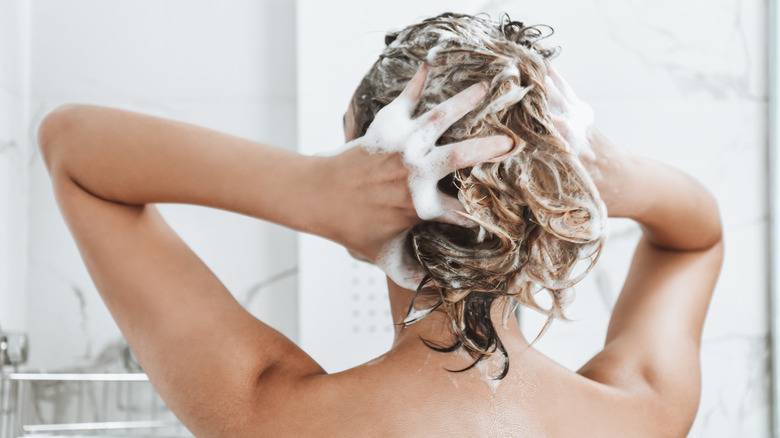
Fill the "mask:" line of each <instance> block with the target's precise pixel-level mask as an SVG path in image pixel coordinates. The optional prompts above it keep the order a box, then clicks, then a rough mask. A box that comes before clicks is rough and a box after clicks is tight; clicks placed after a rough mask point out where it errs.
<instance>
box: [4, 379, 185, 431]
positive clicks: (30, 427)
mask: <svg viewBox="0 0 780 438" xmlns="http://www.w3.org/2000/svg"><path fill="white" fill-rule="evenodd" d="M141 436H143V437H171V438H179V437H192V434H190V433H189V431H187V429H186V428H185V427H184V426H182V424H181V423H180V422H179V421H178V420H177V419H176V417H175V416H174V415H173V413H171V411H170V410H169V409H168V407H167V406H166V405H165V403H164V402H163V401H162V399H161V398H160V396H159V395H158V394H157V392H156V391H155V390H154V388H153V387H152V385H151V383H149V378H148V377H147V376H146V374H143V373H15V372H12V373H3V372H0V438H20V437H25V438H26V437H70V438H73V437H91V438H95V437H106V438H108V437H112V438H113V437H141Z"/></svg>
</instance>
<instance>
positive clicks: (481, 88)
mask: <svg viewBox="0 0 780 438" xmlns="http://www.w3.org/2000/svg"><path fill="white" fill-rule="evenodd" d="M487 90H488V84H487V82H477V83H476V84H474V85H472V86H470V87H469V92H470V93H471V94H472V95H473V96H474V98H476V99H478V100H482V99H484V98H485V96H487Z"/></svg>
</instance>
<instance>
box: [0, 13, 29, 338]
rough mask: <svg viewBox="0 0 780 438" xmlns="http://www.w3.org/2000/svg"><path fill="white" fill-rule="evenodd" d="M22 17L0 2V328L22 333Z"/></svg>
mask: <svg viewBox="0 0 780 438" xmlns="http://www.w3.org/2000/svg"><path fill="white" fill-rule="evenodd" d="M27 13H28V8H27V5H26V3H25V2H22V1H18V0H9V1H3V2H0V329H2V330H4V331H9V330H12V331H23V330H24V329H25V326H26V312H25V308H26V299H25V294H24V293H23V291H24V290H25V271H26V263H25V260H26V258H27V256H26V252H27V245H26V236H27V233H26V223H27V221H26V215H27V196H26V195H27V166H26V163H25V157H26V154H27V150H28V144H27V141H26V134H27V132H26V130H25V126H24V122H25V119H26V117H25V109H26V102H25V100H26V99H25V96H26V93H27V88H28V87H27V82H28V81H27V76H26V74H27V70H26V62H25V60H26V47H27V41H28V38H27V34H28V32H27V31H28V28H27V25H26V22H27Z"/></svg>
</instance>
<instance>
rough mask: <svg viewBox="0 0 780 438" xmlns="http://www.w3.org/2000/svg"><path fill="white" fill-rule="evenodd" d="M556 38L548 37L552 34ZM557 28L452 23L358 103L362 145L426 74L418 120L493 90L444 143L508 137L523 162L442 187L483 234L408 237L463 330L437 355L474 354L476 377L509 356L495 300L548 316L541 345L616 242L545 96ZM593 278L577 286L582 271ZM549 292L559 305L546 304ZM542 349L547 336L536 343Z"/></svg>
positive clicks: (418, 35)
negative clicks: (548, 40) (549, 43)
mask: <svg viewBox="0 0 780 438" xmlns="http://www.w3.org/2000/svg"><path fill="white" fill-rule="evenodd" d="M545 30H548V31H549V32H547V33H546V32H545ZM551 32H552V28H550V27H548V26H526V25H524V24H523V23H522V22H518V21H511V20H510V19H509V17H508V16H506V15H504V16H503V17H502V18H501V19H500V20H499V21H498V22H495V21H492V20H491V19H490V18H489V17H487V16H484V17H483V16H469V15H463V14H454V13H445V14H442V15H440V16H438V17H434V18H429V19H426V20H424V21H423V22H421V23H418V24H414V25H412V26H409V27H407V28H405V29H403V30H401V31H398V32H392V33H389V34H387V36H386V37H385V43H386V47H385V49H384V51H383V52H382V54H381V55H380V56H379V60H377V61H376V63H375V64H374V65H373V67H372V68H371V69H370V71H369V72H368V73H367V74H366V76H365V77H364V78H363V80H362V82H361V83H360V85H359V86H358V88H357V90H356V91H355V94H354V97H353V99H352V103H351V104H352V109H353V112H354V115H355V126H356V128H355V129H356V132H355V136H356V137H359V136H362V135H363V134H365V132H366V130H367V129H368V126H369V125H370V124H371V122H372V121H373V120H374V117H375V116H376V113H377V112H378V111H379V110H380V109H382V108H383V107H384V106H385V105H387V104H388V103H390V102H391V101H392V100H393V99H395V98H396V97H397V96H398V95H399V94H400V93H401V91H402V90H403V89H404V87H405V85H406V84H407V82H408V81H409V80H410V79H411V77H412V76H413V75H414V73H415V72H416V71H417V69H418V68H419V66H420V65H421V64H422V63H423V62H427V63H428V65H429V75H428V80H427V82H426V85H425V89H424V90H423V92H422V96H421V98H420V101H419V104H418V106H417V108H416V109H415V113H414V116H415V117H416V116H419V115H421V114H423V113H425V112H427V111H428V110H430V109H431V108H433V107H434V106H435V105H436V104H438V103H440V102H442V101H444V100H446V99H448V98H450V97H452V96H454V95H455V94H457V93H458V92H460V91H462V90H464V89H465V88H467V87H468V86H470V85H472V84H474V83H477V82H480V81H485V82H487V83H488V84H489V90H488V98H487V99H486V100H485V102H483V103H482V104H481V105H480V106H478V107H477V108H475V109H474V110H473V111H471V112H470V113H469V114H468V115H466V116H465V117H464V118H462V119H461V120H459V121H458V122H456V123H455V124H454V125H452V126H451V127H450V128H449V129H448V130H447V131H446V132H445V133H444V134H443V135H442V136H441V138H440V139H439V140H438V142H437V144H438V145H444V144H450V143H454V142H458V141H462V140H465V139H468V138H473V137H484V136H490V135H496V134H503V135H507V136H509V137H511V138H512V139H513V141H514V147H513V148H512V151H511V152H509V153H508V154H506V155H505V156H503V157H502V158H500V159H499V160H494V161H493V162H485V163H481V164H478V165H476V166H474V167H473V168H467V169H462V170H460V171H458V172H456V173H455V174H453V175H450V178H449V179H445V180H443V181H440V183H439V187H440V188H442V189H443V191H445V192H449V193H450V194H452V195H454V196H457V197H458V198H459V199H460V201H461V202H462V203H463V205H464V206H465V207H466V210H467V211H468V213H469V216H470V217H471V218H472V219H473V220H474V222H475V223H476V224H478V225H479V227H475V228H474V229H471V228H465V227H460V226H456V225H451V224H447V223H441V222H435V221H424V222H421V223H419V224H417V225H416V226H414V227H413V228H412V230H411V232H410V234H409V236H410V237H409V239H410V242H409V247H410V248H409V249H410V250H411V251H413V252H414V256H415V257H416V258H417V260H418V261H419V262H420V264H421V265H422V267H423V269H424V270H425V272H426V274H427V275H426V277H425V279H423V281H422V282H421V283H420V285H419V287H418V288H417V293H416V294H415V298H414V299H413V301H412V305H411V306H410V314H411V313H412V311H413V308H414V302H415V300H416V299H417V297H418V295H419V294H420V293H421V291H422V292H424V293H425V294H434V296H437V297H438V302H437V304H436V305H435V306H434V307H439V306H441V305H443V307H444V309H445V310H446V312H447V314H448V315H449V317H450V318H451V319H452V321H453V329H454V331H455V335H456V336H457V340H456V341H455V343H454V345H451V346H440V345H431V344H430V343H428V342H426V341H425V340H423V341H424V342H425V343H426V345H428V346H429V347H430V348H433V349H435V350H437V351H442V352H450V351H455V350H457V349H459V348H461V347H462V348H465V350H466V351H467V352H468V353H469V354H470V355H471V357H472V358H473V359H475V360H474V362H473V363H472V365H471V366H469V367H467V368H465V369H464V370H460V371H465V370H468V369H470V368H472V367H474V366H475V365H477V364H478V363H479V362H480V361H481V360H482V359H484V358H486V357H488V356H491V355H494V354H496V353H498V354H501V355H503V357H504V359H505V362H504V368H503V370H502V372H501V374H500V376H498V377H497V378H498V379H501V378H503V377H505V376H506V374H507V372H508V370H509V362H508V355H507V351H506V348H505V346H504V344H503V343H502V342H501V339H500V338H499V336H498V333H497V331H496V328H495V327H494V325H493V322H492V320H491V306H492V305H493V302H494V301H495V300H496V299H499V298H502V299H504V300H508V301H509V304H512V305H508V306H507V314H506V315H508V312H509V311H511V308H512V307H513V305H514V304H515V303H517V302H519V303H521V304H523V305H526V306H529V307H531V308H533V309H535V310H537V311H539V312H541V313H543V314H544V315H546V316H547V322H546V324H545V325H544V327H543V328H542V330H541V332H540V333H539V336H541V334H542V333H544V332H545V331H546V329H547V328H548V327H549V325H550V323H551V321H552V320H553V319H555V318H559V319H566V317H565V315H564V309H565V306H566V304H567V303H568V301H570V296H569V295H570V294H569V293H570V292H571V287H572V286H573V285H574V284H575V283H577V282H578V281H579V280H580V279H582V278H583V277H584V276H585V274H587V272H588V271H589V270H590V269H591V268H592V267H593V265H594V264H595V262H596V260H597V259H598V255H599V254H600V251H601V248H602V245H603V242H604V239H605V234H606V218H607V215H606V207H605V206H604V203H603V202H602V200H601V198H600V196H599V194H598V191H597V190H596V187H595V185H594V183H593V181H592V180H591V178H590V176H589V175H588V174H587V172H586V171H585V169H584V167H583V166H582V163H581V162H580V161H579V159H578V158H577V156H576V154H575V153H574V152H573V151H572V150H571V148H570V147H569V145H568V144H567V143H566V141H565V140H564V139H563V138H562V137H561V136H560V134H559V133H558V131H557V130H556V129H555V127H554V125H553V124H552V121H551V118H550V115H549V111H548V105H547V93H546V90H545V78H546V75H547V67H546V62H547V61H548V59H550V58H552V57H553V56H554V55H556V53H557V52H556V50H551V49H546V48H543V47H542V46H541V45H540V44H538V41H539V40H540V39H542V38H545V37H546V36H549V34H550V33H551ZM581 260H585V261H586V262H587V267H585V268H583V269H581V272H580V273H578V274H575V265H577V264H578V262H579V261H581ZM541 291H544V292H546V293H547V294H549V297H550V298H551V303H552V304H551V305H550V306H549V307H544V306H542V305H541V304H539V303H538V302H537V300H536V297H535V294H536V293H538V292H541ZM537 339H538V336H537Z"/></svg>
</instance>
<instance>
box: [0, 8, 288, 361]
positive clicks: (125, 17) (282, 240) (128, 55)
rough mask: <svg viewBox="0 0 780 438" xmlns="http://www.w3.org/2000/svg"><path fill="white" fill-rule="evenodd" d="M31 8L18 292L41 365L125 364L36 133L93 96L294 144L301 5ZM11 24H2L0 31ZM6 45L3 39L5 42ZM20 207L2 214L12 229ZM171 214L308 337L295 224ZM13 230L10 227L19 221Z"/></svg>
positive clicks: (265, 310) (223, 269)
mask: <svg viewBox="0 0 780 438" xmlns="http://www.w3.org/2000/svg"><path fill="white" fill-rule="evenodd" d="M28 3H29V4H30V11H29V28H30V29H29V39H30V47H29V71H30V72H31V75H30V84H29V95H28V96H27V99H28V106H29V113H28V114H27V115H26V116H27V117H28V119H29V121H28V122H27V123H26V124H24V125H23V126H22V124H21V123H18V121H17V122H15V123H14V124H12V126H19V127H20V128H22V129H21V130H22V131H24V132H25V133H27V134H28V135H27V136H26V137H25V139H24V141H25V142H27V144H29V145H30V146H29V148H28V153H27V154H26V156H24V157H22V159H20V160H17V161H15V162H13V163H12V168H13V170H15V171H17V172H18V171H25V172H28V173H29V210H28V213H27V214H28V217H29V232H28V236H29V242H28V244H27V250H28V251H29V255H28V256H27V257H25V259H26V260H25V261H26V265H27V266H26V268H27V277H26V281H27V286H26V288H18V289H17V290H14V291H13V293H14V294H16V295H15V296H16V297H24V299H25V300H24V303H25V305H26V307H27V310H26V313H25V311H24V306H20V307H19V309H22V313H24V314H26V317H27V324H26V329H27V331H28V333H29V336H30V365H31V366H32V367H35V368H46V369H62V368H74V367H75V368H90V369H95V368H101V369H102V368H105V367H107V366H108V367H110V366H112V365H115V364H116V363H117V361H118V359H117V357H118V356H120V355H121V351H122V348H123V341H122V339H121V335H120V333H119V331H118V329H117V328H116V326H115V324H114V322H113V320H112V319H111V317H110V315H109V314H108V312H107V311H106V309H105V307H104V306H103V304H102V303H101V301H100V297H99V296H98V293H97V291H96V290H95V287H94V286H93V284H92V281H91V279H90V278H89V276H88V274H87V272H86V269H85V268H84V266H83V262H82V261H81V258H80V257H79V255H78V252H77V249H76V246H75V244H74V242H73V240H72V238H71V236H70V234H69V233H68V231H67V228H66V227H65V224H64V222H63V220H62V218H61V216H60V214H59V212H58V210H57V207H56V204H55V202H54V198H53V195H52V190H51V187H50V182H49V178H48V175H47V173H46V171H45V167H44V164H43V162H42V160H41V157H40V154H39V153H38V152H37V148H36V147H35V146H34V144H35V140H34V135H32V134H31V133H34V131H35V129H36V127H37V125H38V124H39V123H40V120H41V119H42V118H43V116H44V115H45V114H46V113H47V112H49V111H50V110H52V109H53V108H55V107H56V106H57V105H60V104H63V103H66V102H81V103H91V104H98V105H107V106H112V107H118V108H123V109H128V110H132V111H139V112H143V113H147V114H153V115H157V116H162V117H168V118H173V119H177V120H181V121H185V122H190V123H194V124H198V125H203V126H207V127H209V128H213V129H217V130H220V131H224V132H228V133H231V134H235V135H238V136H243V137H246V138H251V139H254V140H258V141H263V142H266V143H269V144H273V145H276V146H280V147H285V148H294V146H295V110H294V108H295V93H296V89H295V76H294V74H293V72H294V70H295V60H294V57H293V56H292V55H291V53H292V52H293V50H294V48H295V40H294V38H295V32H294V24H295V23H294V3H293V2H289V1H286V0H263V1H254V0H236V1H231V2H218V1H208V0H197V1H190V0H169V1H164V2H160V1H155V0H141V1H118V0H108V1H104V0H75V1H68V2H60V1H56V0H41V1H36V2H28ZM5 4H6V2H0V5H5ZM4 18H5V16H4V15H3V14H0V19H4ZM5 31H6V27H5V26H0V32H5ZM5 41H6V39H5V36H4V35H0V44H4V43H5ZM3 47H4V46H0V49H3ZM2 92H5V88H3V89H2ZM0 101H2V100H0ZM0 111H4V109H0ZM2 114H3V115H4V113H2ZM4 117H5V115H4ZM4 127H5V124H2V125H0V142H1V141H2V140H4V139H5V138H6V136H7V135H6V134H5V132H4V131H2V129H4ZM0 144H1V143H0ZM2 175H3V177H5V174H4V173H3V174H2ZM2 202H6V201H5V200H4V199H3V201H2ZM16 210H17V209H15V208H10V209H5V208H2V209H0V224H6V223H7V222H6V221H7V220H8V219H7V218H6V216H9V215H14V214H17V211H16ZM161 211H162V213H163V214H164V216H165V217H166V219H168V220H169V222H170V223H171V224H172V226H173V227H174V229H175V230H176V231H178V232H179V233H180V235H181V236H182V237H183V239H184V240H185V241H186V242H187V243H188V244H190V245H191V246H192V248H193V249H194V250H195V252H196V253H198V255H200V256H201V258H203V260H204V261H205V262H206V263H207V264H208V265H209V266H210V267H211V268H212V269H213V270H214V271H215V273H216V274H217V276H218V277H219V278H220V279H221V280H222V281H223V282H224V283H225V284H226V286H227V287H228V288H229V289H230V290H231V291H232V292H233V293H234V294H235V296H236V297H237V299H238V300H239V301H240V302H242V303H243V304H244V305H245V306H246V307H247V308H248V309H249V310H250V311H251V312H253V313H254V314H255V315H257V316H259V317H261V318H262V319H263V320H264V321H266V322H267V323H269V324H270V325H272V326H274V327H276V328H278V329H279V330H281V331H282V332H283V333H285V334H286V335H288V336H290V337H291V338H293V339H295V338H296V337H297V305H296V287H297V286H296V282H297V274H296V272H297V270H296V263H297V261H296V247H295V236H294V234H293V233H292V232H290V231H288V230H285V229H282V228H281V227H277V226H274V225H271V224H267V223H262V222H260V221H258V220H255V219H252V218H248V217H245V216H240V215H236V214H232V213H227V212H223V211H218V210H213V209H208V208H202V207H194V206H182V205H163V206H161ZM2 231H3V232H4V233H7V232H8V231H9V230H8V227H5V226H3V228H2ZM11 232H12V233H15V232H16V230H11ZM0 266H3V267H5V266H6V264H5V263H2V264H0ZM4 308H5V307H4ZM8 311H9V312H16V311H17V309H16V308H8ZM0 324H4V321H2V319H0Z"/></svg>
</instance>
